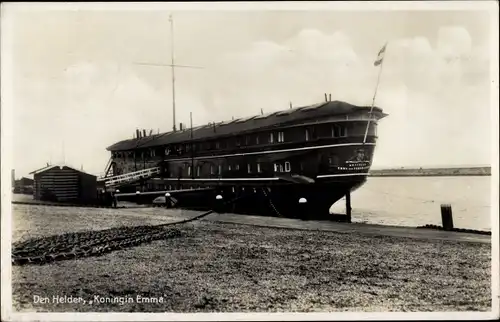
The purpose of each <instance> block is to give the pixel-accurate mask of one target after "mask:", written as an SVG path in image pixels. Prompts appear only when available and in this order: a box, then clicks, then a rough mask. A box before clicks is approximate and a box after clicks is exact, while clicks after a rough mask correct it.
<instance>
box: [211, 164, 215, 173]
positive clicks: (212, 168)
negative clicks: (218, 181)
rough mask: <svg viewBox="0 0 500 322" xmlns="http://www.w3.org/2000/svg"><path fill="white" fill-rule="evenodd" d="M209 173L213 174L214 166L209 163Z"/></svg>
mask: <svg viewBox="0 0 500 322" xmlns="http://www.w3.org/2000/svg"><path fill="white" fill-rule="evenodd" d="M210 174H214V166H213V165H210Z"/></svg>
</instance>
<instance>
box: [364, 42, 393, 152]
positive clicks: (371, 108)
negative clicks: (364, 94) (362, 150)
mask: <svg viewBox="0 0 500 322" xmlns="http://www.w3.org/2000/svg"><path fill="white" fill-rule="evenodd" d="M384 48H385V49H384V57H383V58H382V61H381V62H380V69H379V71H378V76H377V85H376V86H375V93H374V94H373V99H372V106H371V107H370V113H369V118H368V123H367V124H366V129H365V136H364V138H363V144H365V143H366V137H367V136H368V129H369V128H370V122H371V120H372V113H373V107H374V106H375V98H376V97H377V90H378V85H379V83H380V75H382V69H383V68H384V60H385V51H386V50H387V44H386V45H385V46H384Z"/></svg>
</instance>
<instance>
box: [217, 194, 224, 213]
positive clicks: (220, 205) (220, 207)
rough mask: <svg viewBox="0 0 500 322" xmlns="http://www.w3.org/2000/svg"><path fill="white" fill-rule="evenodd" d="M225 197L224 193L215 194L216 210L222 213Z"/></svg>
mask: <svg viewBox="0 0 500 322" xmlns="http://www.w3.org/2000/svg"><path fill="white" fill-rule="evenodd" d="M223 208H224V198H222V195H217V196H215V212H217V213H219V214H221V213H223V212H224V209H223Z"/></svg>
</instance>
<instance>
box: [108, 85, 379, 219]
mask: <svg viewBox="0 0 500 322" xmlns="http://www.w3.org/2000/svg"><path fill="white" fill-rule="evenodd" d="M386 116H387V114H385V113H383V110H382V109H381V108H379V107H376V106H357V105H353V104H349V103H347V102H343V101H331V100H330V99H328V98H327V96H326V95H325V101H323V102H320V103H317V104H312V105H307V106H301V107H294V108H292V107H290V108H288V109H284V110H280V111H274V112H271V113H266V114H264V113H260V114H257V115H252V116H249V117H243V118H237V119H231V120H226V121H221V122H212V123H207V124H203V125H200V126H196V127H193V126H192V125H191V126H190V127H186V126H184V125H183V124H180V127H179V129H178V130H176V129H175V128H174V130H172V131H170V132H165V133H161V134H152V133H151V132H150V133H149V134H148V133H146V131H139V130H136V134H135V137H134V138H133V139H128V140H123V141H120V142H117V143H115V144H113V145H111V146H109V147H108V148H107V150H108V151H109V152H110V153H111V157H110V160H109V162H108V165H107V167H106V175H105V176H104V177H103V178H101V181H102V182H104V184H105V186H106V187H107V188H108V189H111V190H113V189H116V190H117V192H116V195H117V196H118V198H120V199H121V200H130V201H136V202H138V201H139V200H140V202H141V203H152V201H153V200H154V199H155V198H157V197H158V196H164V195H165V194H166V193H168V195H167V196H169V197H170V198H172V200H174V202H173V205H175V206H176V207H179V208H192V209H209V208H210V207H211V206H212V205H213V200H215V198H216V196H217V195H220V197H219V198H224V200H232V199H235V198H238V199H240V200H239V201H238V202H234V203H233V204H232V205H231V207H230V209H229V211H231V212H233V213H245V214H253V215H263V214H265V215H272V216H283V217H296V216H297V206H298V205H299V200H301V199H302V200H305V201H307V203H308V205H309V209H308V211H309V212H310V213H311V217H313V218H322V219H323V218H327V217H328V216H329V215H330V213H329V210H330V207H331V206H332V204H334V203H335V202H337V201H338V200H339V199H341V198H343V197H344V196H346V195H347V194H349V193H351V192H352V191H354V190H356V189H357V188H359V187H360V186H361V185H363V183H365V182H366V180H367V176H368V173H369V170H370V167H371V164H372V160H373V156H374V151H375V147H376V142H377V138H378V136H377V126H378V121H379V120H380V119H382V118H384V117H386Z"/></svg>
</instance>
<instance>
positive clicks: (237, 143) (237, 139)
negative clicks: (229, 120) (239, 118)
mask: <svg viewBox="0 0 500 322" xmlns="http://www.w3.org/2000/svg"><path fill="white" fill-rule="evenodd" d="M240 145H241V142H240V138H236V146H240Z"/></svg>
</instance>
